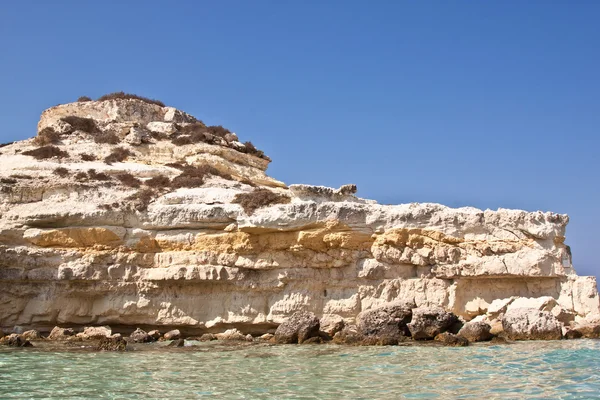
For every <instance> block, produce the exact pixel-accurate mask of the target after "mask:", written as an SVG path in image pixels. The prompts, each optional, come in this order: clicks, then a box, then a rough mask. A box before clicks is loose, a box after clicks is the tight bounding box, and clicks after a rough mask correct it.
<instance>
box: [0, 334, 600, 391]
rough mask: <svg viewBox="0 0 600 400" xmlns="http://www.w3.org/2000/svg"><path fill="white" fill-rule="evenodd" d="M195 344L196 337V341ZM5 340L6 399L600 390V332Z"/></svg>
mask: <svg viewBox="0 0 600 400" xmlns="http://www.w3.org/2000/svg"><path fill="white" fill-rule="evenodd" d="M188 344H190V343H188ZM191 344H196V345H197V346H194V347H185V348H179V349H176V348H166V347H162V346H159V345H139V346H137V347H135V349H134V350H133V351H127V352H120V353H117V352H91V351H86V350H83V349H81V350H78V349H73V350H69V351H65V350H60V351H56V350H52V349H49V348H46V349H40V348H38V349H11V348H7V347H2V348H1V349H0V398H1V399H26V398H34V399H139V398H144V399H195V398H215V399H341V398H351V399H597V398H600V340H570V341H553V342H518V343H515V344H510V345H490V344H483V345H474V346H470V347H466V348H448V347H433V346H424V347H415V346H412V347H346V346H336V345H286V346H271V345H253V346H247V345H238V346H236V345H229V346H223V345H215V344H213V343H211V344H207V343H198V342H196V343H193V342H191Z"/></svg>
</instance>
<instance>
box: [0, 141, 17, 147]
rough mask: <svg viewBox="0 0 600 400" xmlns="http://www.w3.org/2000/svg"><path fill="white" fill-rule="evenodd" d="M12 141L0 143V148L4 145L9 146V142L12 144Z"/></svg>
mask: <svg viewBox="0 0 600 400" xmlns="http://www.w3.org/2000/svg"><path fill="white" fill-rule="evenodd" d="M13 143H14V142H8V143H1V144H0V148H2V147H6V146H10V145H11V144H13Z"/></svg>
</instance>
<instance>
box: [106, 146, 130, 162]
mask: <svg viewBox="0 0 600 400" xmlns="http://www.w3.org/2000/svg"><path fill="white" fill-rule="evenodd" d="M132 155H133V153H132V152H131V151H129V149H126V148H124V147H117V148H114V149H113V151H112V152H111V153H110V154H109V155H108V156H106V157H105V158H104V162H105V163H107V164H112V163H114V162H121V161H124V160H125V159H126V158H127V157H129V156H132Z"/></svg>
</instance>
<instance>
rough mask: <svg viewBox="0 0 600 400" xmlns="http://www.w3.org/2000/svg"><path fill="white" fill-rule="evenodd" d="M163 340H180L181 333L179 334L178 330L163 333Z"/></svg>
mask: <svg viewBox="0 0 600 400" xmlns="http://www.w3.org/2000/svg"><path fill="white" fill-rule="evenodd" d="M163 339H164V340H176V339H181V332H179V329H173V330H172V331H169V332H167V333H165V334H164V335H163Z"/></svg>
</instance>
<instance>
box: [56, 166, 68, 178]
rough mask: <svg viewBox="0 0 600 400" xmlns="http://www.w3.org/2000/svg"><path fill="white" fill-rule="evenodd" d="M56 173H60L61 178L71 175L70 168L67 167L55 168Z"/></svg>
mask: <svg viewBox="0 0 600 400" xmlns="http://www.w3.org/2000/svg"><path fill="white" fill-rule="evenodd" d="M53 173H54V175H58V176H60V177H61V178H66V177H67V176H69V174H70V173H69V170H68V169H66V168H65V167H58V168H56V169H55V170H54V172H53Z"/></svg>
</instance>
